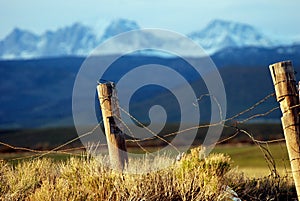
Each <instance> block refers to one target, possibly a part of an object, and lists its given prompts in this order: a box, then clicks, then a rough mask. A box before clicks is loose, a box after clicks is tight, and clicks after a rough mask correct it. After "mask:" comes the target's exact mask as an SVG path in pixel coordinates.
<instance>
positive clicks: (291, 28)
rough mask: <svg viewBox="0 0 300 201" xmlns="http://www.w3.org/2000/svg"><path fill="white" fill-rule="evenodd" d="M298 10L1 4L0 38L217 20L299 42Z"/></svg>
mask: <svg viewBox="0 0 300 201" xmlns="http://www.w3.org/2000/svg"><path fill="white" fill-rule="evenodd" d="M299 9H300V1H299V0H288V1H282V0H265V1H262V0H251V1H249V0H226V1H221V0H209V1H206V0H185V1H184V0H77V1H75V0H73V1H71V0H65V1H61V0H49V1H41V0H26V1H21V0H9V1H8V0H0V16H1V23H0V39H2V38H3V37H4V36H5V35H7V34H8V33H9V32H10V31H11V30H12V29H13V28H14V27H19V28H22V29H27V30H30V31H33V32H34V33H38V34H41V33H43V32H44V31H45V30H56V29H57V28H60V27H63V26H66V25H70V24H72V23H74V22H81V23H83V24H86V25H90V26H97V27H99V25H100V27H101V25H103V26H104V25H105V23H106V22H108V21H110V20H112V19H116V18H128V19H132V20H135V21H137V22H138V23H139V24H140V26H141V27H144V28H146V27H148V28H149V27H151V28H164V29H170V30H173V31H177V32H180V33H183V34H186V33H189V32H191V31H194V30H200V29H202V28H203V27H204V26H205V25H206V24H207V23H208V22H209V21H211V20H213V19H216V18H218V19H225V20H233V21H238V22H244V23H248V24H251V25H254V26H255V27H257V28H258V29H260V30H262V31H264V32H267V33H271V34H273V35H275V36H283V37H287V38H290V37H297V38H299V39H300V26H299V22H298V19H300V12H299Z"/></svg>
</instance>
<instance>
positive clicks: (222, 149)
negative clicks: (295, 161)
mask: <svg viewBox="0 0 300 201" xmlns="http://www.w3.org/2000/svg"><path fill="white" fill-rule="evenodd" d="M265 147H267V148H268V149H269V150H270V153H271V154H272V156H273V158H274V160H275V164H276V169H277V171H278V172H279V173H280V174H281V175H285V174H286V173H289V172H290V165H289V160H288V153H287V149H286V146H285V144H283V143H281V144H272V145H269V146H265ZM213 152H214V153H226V154H228V155H229V156H230V157H231V159H232V161H233V162H234V163H233V164H234V166H237V167H238V169H239V170H241V171H243V172H245V173H246V175H248V176H254V177H261V176H266V175H269V174H270V170H269V168H268V163H267V162H266V160H265V158H264V154H263V152H262V151H261V150H260V148H259V147H258V146H256V145H245V144H237V145H222V146H217V147H215V149H214V150H213Z"/></svg>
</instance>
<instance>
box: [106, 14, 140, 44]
mask: <svg viewBox="0 0 300 201" xmlns="http://www.w3.org/2000/svg"><path fill="white" fill-rule="evenodd" d="M135 29H140V26H139V25H138V24H137V23H136V22H135V21H132V20H126V19H118V20H113V21H112V22H111V23H110V24H109V25H108V27H107V28H106V29H105V32H104V34H103V36H102V38H101V40H102V41H104V40H106V39H108V38H110V37H113V36H115V35H118V34H120V33H123V32H126V31H131V30H135Z"/></svg>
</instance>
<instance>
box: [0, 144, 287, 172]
mask: <svg viewBox="0 0 300 201" xmlns="http://www.w3.org/2000/svg"><path fill="white" fill-rule="evenodd" d="M265 147H266V148H268V149H269V150H270V153H271V154H272V156H273V158H274V160H275V164H276V169H277V171H278V172H279V173H280V175H286V174H287V173H289V172H290V165H289V161H288V154H287V150H286V146H285V144H284V143H280V144H279V143H277V144H271V145H269V146H265ZM152 149H153V148H152ZM131 151H132V150H131ZM212 153H224V154H227V155H229V156H230V157H231V159H232V161H233V166H234V167H237V168H238V170H240V171H243V172H244V173H245V174H246V175H247V176H250V177H262V176H267V175H269V174H270V169H269V168H268V163H267V162H266V160H265V157H264V154H263V152H262V151H261V149H260V148H259V147H258V146H256V145H253V144H252V145H251V144H234V145H233V144H230V145H218V146H216V147H215V148H214V149H213V151H212ZM39 155H40V154H35V153H2V154H0V158H2V159H4V160H6V161H10V162H11V163H17V161H18V160H14V159H16V158H24V160H28V159H31V158H32V157H30V156H34V157H37V156H39ZM76 155H77V156H78V155H79V156H80V155H84V153H83V152H77V153H76ZM27 157H28V158H27ZM34 157H33V158H34ZM45 157H50V158H52V159H54V160H55V161H64V160H67V159H68V158H69V157H70V155H67V154H49V155H46V156H45Z"/></svg>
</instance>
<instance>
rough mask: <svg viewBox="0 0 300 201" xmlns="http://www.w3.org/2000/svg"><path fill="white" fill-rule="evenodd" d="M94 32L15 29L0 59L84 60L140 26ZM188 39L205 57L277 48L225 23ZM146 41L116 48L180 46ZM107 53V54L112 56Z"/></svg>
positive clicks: (105, 26)
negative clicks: (252, 48)
mask: <svg viewBox="0 0 300 201" xmlns="http://www.w3.org/2000/svg"><path fill="white" fill-rule="evenodd" d="M96 28H98V27H96V26H93V27H90V26H85V25H82V24H80V23H75V24H73V25H71V26H66V27H62V28H60V29H58V30H56V31H46V32H45V33H44V34H42V35H36V34H33V33H31V32H29V31H25V30H21V29H18V28H16V29H14V30H13V31H12V32H11V33H10V34H9V35H8V36H7V37H5V38H4V39H3V40H2V41H0V59H24V58H37V57H53V56H55V57H57V56H66V55H79V56H86V55H88V54H89V53H90V52H91V51H92V50H93V49H94V48H95V47H96V46H98V45H99V44H101V43H102V42H103V41H105V40H107V39H108V38H111V37H113V36H115V35H117V34H120V33H122V32H126V31H131V30H135V29H139V28H140V26H139V25H138V24H137V23H136V22H135V21H132V20H127V19H115V20H113V21H111V22H110V23H107V22H105V23H103V22H101V28H100V30H98V29H96ZM188 37H190V38H191V39H192V40H194V41H195V42H196V43H198V44H200V45H201V46H202V47H203V49H204V50H205V51H206V52H207V53H208V54H214V53H216V52H218V51H220V50H222V49H224V48H229V47H248V46H257V47H273V46H275V45H278V44H279V43H278V41H275V42H274V41H273V40H271V39H270V38H269V37H267V36H265V35H264V34H262V33H261V32H260V31H258V30H257V29H255V28H253V27H252V26H250V25H247V24H242V23H236V22H231V21H225V20H214V21H212V22H210V23H209V24H208V25H207V26H206V27H205V28H204V29H203V30H200V31H196V32H192V33H191V34H189V35H188ZM148 38H152V39H151V40H152V41H148V39H146V38H143V37H142V36H140V37H139V36H136V38H134V39H132V41H131V42H130V43H128V42H127V43H126V44H125V43H124V44H116V47H119V46H124V45H136V44H140V43H143V44H145V45H147V43H149V44H153V43H159V44H162V43H163V44H164V45H168V44H169V45H170V44H171V45H174V44H177V45H175V46H176V47H178V48H179V46H180V45H178V41H176V40H174V39H171V38H164V37H163V36H160V35H157V36H155V37H148ZM175 46H174V47H175ZM115 50H118V48H115ZM110 51H111V50H109V51H108V54H111V53H113V52H110ZM187 54H190V53H187Z"/></svg>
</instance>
